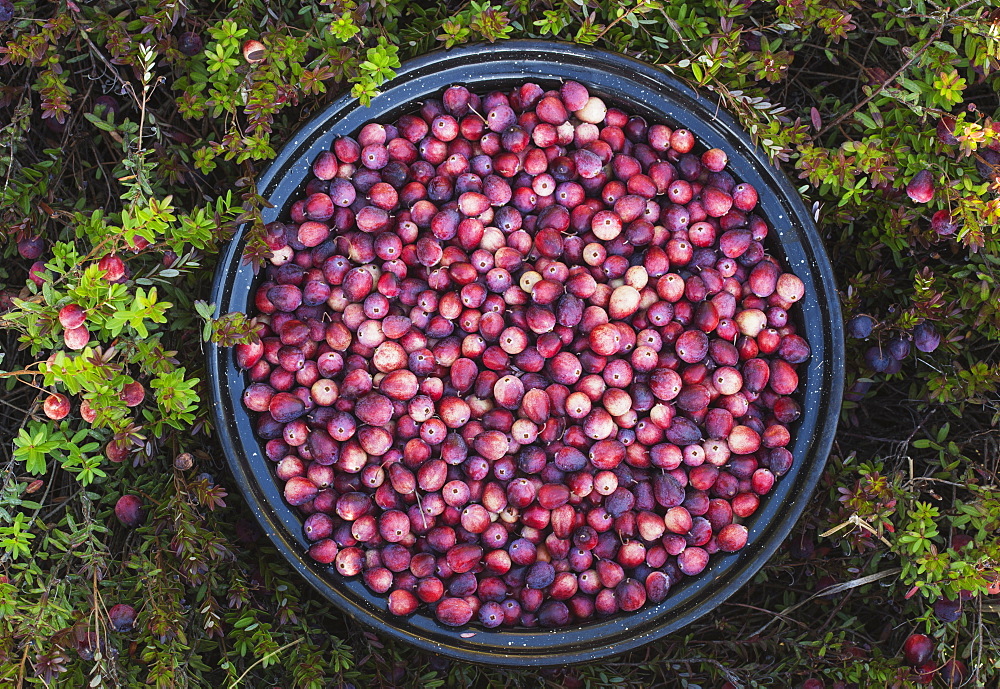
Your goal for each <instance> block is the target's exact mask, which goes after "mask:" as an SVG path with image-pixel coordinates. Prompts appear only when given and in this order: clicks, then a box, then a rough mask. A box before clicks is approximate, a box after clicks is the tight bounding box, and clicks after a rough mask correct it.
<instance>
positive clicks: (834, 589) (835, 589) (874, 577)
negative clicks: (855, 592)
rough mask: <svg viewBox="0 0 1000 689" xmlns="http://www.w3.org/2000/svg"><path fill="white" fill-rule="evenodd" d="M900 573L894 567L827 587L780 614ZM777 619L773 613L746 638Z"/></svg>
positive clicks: (753, 635)
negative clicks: (817, 599) (821, 597)
mask: <svg viewBox="0 0 1000 689" xmlns="http://www.w3.org/2000/svg"><path fill="white" fill-rule="evenodd" d="M902 571H903V568H902V567H895V568H893V569H888V570H886V571H884V572H877V573H876V574H869V575H868V576H866V577H861V578H859V579H854V580H852V581H845V582H844V583H842V584H834V585H833V586H827V587H826V588H825V589H822V590H820V591H817V592H816V593H814V594H812V595H811V596H809V597H808V598H806V599H805V600H801V601H799V602H798V603H796V604H795V605H792V606H790V607H788V608H785V609H784V610H783V611H782V612H781V615H782V616H784V615H787V614H788V613H790V612H792V611H793V610H798V609H799V608H801V607H802V606H803V605H805V604H806V603H808V602H809V601H811V600H813V599H815V598H819V597H820V596H828V595H830V594H831V593H840V592H841V591H847V590H849V589H853V588H857V587H858V586H864V585H865V584H870V583H872V582H874V581H878V580H879V579H885V578H886V577H891V576H894V575H896V574H899V573H900V572H902ZM777 619H780V618H779V617H778V616H777V613H775V617H773V618H772V619H770V620H768V621H767V623H766V624H765V625H764V626H763V627H761V628H760V629H758V630H757V631H755V632H754V633H753V634H750V635H749V636H748V637H747V638H750V639H752V638H753V637H755V636H759V635H760V634H761V633H762V632H763V631H764V630H765V629H767V628H768V627H770V626H771V624H773V623H774V621H775V620H777Z"/></svg>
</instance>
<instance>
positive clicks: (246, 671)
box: [229, 636, 305, 689]
mask: <svg viewBox="0 0 1000 689" xmlns="http://www.w3.org/2000/svg"><path fill="white" fill-rule="evenodd" d="M304 638H305V637H304V636H300V637H299V638H298V639H296V640H295V641H290V642H288V643H287V644H285V645H284V646H282V647H281V648H276V649H274V650H273V651H271V652H270V653H265V654H264V655H262V656H261V657H260V658H258V659H257V662H255V663H254V664H253V665H251V666H250V667H248V668H247V669H246V670H244V671H243V674H242V675H240V676H239V677H237V678H236V681H235V682H233V683H232V684H230V685H229V689H235V687H236V686H237V685H238V684H239V683H240V682H242V681H243V678H244V677H246V676H247V675H248V674H249V673H250V671H251V670H253V669H254V668H255V667H257V666H258V665H260V664H261V663H263V662H264V661H265V660H267V659H268V658H270V657H271V656H273V655H277V654H278V653H281V652H282V651H284V650H285V649H286V648H291V647H292V646H294V645H295V644H297V643H299V642H300V641H302V640H303V639H304Z"/></svg>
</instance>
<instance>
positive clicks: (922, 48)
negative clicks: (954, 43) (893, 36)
mask: <svg viewBox="0 0 1000 689" xmlns="http://www.w3.org/2000/svg"><path fill="white" fill-rule="evenodd" d="M978 1H979V0H966V2H964V3H962V4H961V5H959V6H958V7H956V8H955V9H954V10H951V11H950V12H949V14H952V15H954V14H957V13H958V12H961V11H962V10H964V9H965V8H966V7H969V6H970V5H974V4H976V3H977V2H978ZM945 25H946V22H945V21H944V19H943V18H942V19H941V21H940V23H938V25H937V28H936V29H934V33H933V34H931V37H930V38H928V39H927V41H926V42H925V43H924V44H923V45H922V46H920V47H919V48H917V50H915V51H914V53H913V55H911V56H910V59H909V60H907V61H906V62H904V63H903V65H902V66H901V67H900V68H899V69H897V70H896V72H895V73H894V74H893V75H892V76H891V77H889V78H888V79H886V80H885V81H884V82H883V83H882V84H880V85H879V87H878V88H876V89H875V90H873V91H872V92H871V93H870V94H868V96H867V97H866V98H864V99H862V100H861V101H860V102H859V103H858V104H857V105H855V106H854V107H853V108H851V109H850V110H848V111H847V112H845V113H844V114H843V115H841V116H840V117H838V118H836V119H835V120H833V122H831V123H830V124H828V125H826V126H825V127H823V128H822V129H821V130H819V132H817V133H816V134H815V136H813V137H812V138H813V139H818V138H819V137H821V136H823V135H824V134H826V133H827V132H828V131H830V130H831V129H833V128H834V127H836V126H837V125H838V124H840V123H841V122H843V121H844V120H846V119H847V118H848V117H850V116H851V115H853V114H854V113H856V112H857V111H858V110H860V109H861V108H863V107H865V106H866V105H868V103H870V102H871V101H872V100H873V99H874V98H875V97H877V96H878V95H880V94H881V93H882V91H883V90H884V89H885V88H886V87H887V86H888V85H889V84H892V83H893V82H895V81H896V79H898V78H899V77H900V76H902V74H903V72H905V71H906V70H907V69H908V68H909V67H910V65H912V64H913V63H914V62H916V61H917V58H919V57H920V56H921V55H923V54H924V52H925V51H926V50H927V49H928V48H930V47H931V46H932V45H933V44H934V42H935V41H937V40H938V39H939V38H941V34H942V33H943V32H944V27H945Z"/></svg>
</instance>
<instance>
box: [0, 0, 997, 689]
mask: <svg viewBox="0 0 1000 689" xmlns="http://www.w3.org/2000/svg"><path fill="white" fill-rule="evenodd" d="M2 11H3V5H0V13H2ZM189 32H192V33H194V34H196V35H197V36H198V37H199V38H200V40H201V42H202V46H201V48H200V49H197V50H191V49H190V48H191V45H192V44H191V42H190V41H191V38H190V36H186V35H185V34H186V33H189ZM519 37H534V38H551V39H557V40H565V41H576V42H580V43H586V44H595V45H597V46H600V47H603V48H607V49H610V50H616V51H620V52H625V53H628V54H630V55H633V56H636V57H639V58H641V59H643V60H646V61H648V62H650V63H653V64H657V65H659V66H661V67H662V68H663V69H665V70H667V71H669V72H671V73H673V74H674V75H675V76H677V77H679V78H681V79H684V80H685V81H687V82H688V83H690V84H691V85H692V86H694V87H695V88H697V89H699V90H700V91H701V92H702V93H704V94H705V95H706V96H708V97H710V98H712V99H715V100H717V101H718V103H719V105H720V107H723V108H726V109H727V110H729V111H730V112H731V113H732V114H734V115H735V116H736V117H737V118H738V119H739V120H740V121H741V123H742V124H743V126H744V128H745V129H746V130H747V131H748V132H749V133H750V134H751V135H752V136H753V138H754V140H755V141H756V142H757V143H758V144H759V145H760V146H761V148H762V149H764V150H765V151H766V152H767V153H768V154H769V156H770V157H771V158H772V160H773V161H774V162H775V164H778V165H781V166H782V167H783V168H784V169H785V170H786V172H787V173H788V174H789V175H790V176H791V177H792V178H793V179H796V180H797V183H798V184H799V185H801V186H800V187H799V191H800V192H801V194H802V196H803V198H804V199H805V201H806V202H807V204H808V205H810V206H811V207H812V208H813V209H814V211H815V213H816V216H817V219H818V222H819V226H820V228H821V231H822V233H823V236H824V238H825V241H826V243H827V249H828V251H829V252H830V254H831V257H832V258H833V260H834V264H835V266H836V270H837V275H838V281H839V287H840V289H841V297H842V301H843V304H844V312H845V314H846V315H847V316H850V315H854V314H857V313H867V314H870V315H871V316H872V317H874V318H875V319H876V321H877V323H878V325H877V327H876V330H875V332H874V333H873V335H872V336H871V337H870V338H869V341H867V342H858V341H853V342H851V343H849V350H850V360H849V364H848V369H849V374H848V375H849V380H848V383H849V387H850V391H849V393H848V396H847V399H846V402H845V407H844V412H843V417H842V423H841V430H840V432H839V435H838V439H837V443H836V445H835V449H834V453H833V455H832V457H831V459H830V463H829V467H828V470H827V473H826V474H825V476H824V479H823V482H822V484H821V487H820V489H819V491H818V493H817V495H816V497H815V505H814V507H813V508H811V509H810V510H809V511H808V516H807V517H806V518H804V519H803V521H802V523H801V524H800V525H799V527H798V528H797V530H796V532H795V533H794V535H793V537H792V538H791V539H790V541H789V543H788V544H787V545H786V547H785V548H784V549H783V550H782V551H781V552H780V553H779V555H778V556H777V557H776V558H775V559H774V560H773V562H772V563H771V564H770V565H769V566H768V567H766V568H765V569H764V570H763V571H762V572H761V573H760V574H759V575H758V576H757V578H756V579H755V581H754V583H753V584H752V585H750V586H748V587H747V588H746V589H745V590H744V591H742V592H741V593H740V594H739V595H738V596H736V597H735V598H734V599H732V600H731V601H729V602H728V603H727V604H725V605H723V606H722V607H721V608H719V609H718V610H717V611H716V612H715V613H713V614H711V615H709V616H707V617H706V618H704V619H702V620H700V621H699V622H698V623H697V624H695V625H692V626H691V627H690V628H688V629H687V630H685V631H684V632H683V633H680V634H676V635H673V636H671V637H668V638H666V639H664V640H662V641H660V642H657V643H655V644H652V645H650V646H648V647H646V648H644V649H643V650H641V651H637V652H634V653H632V654H629V655H628V656H626V657H623V658H617V659H613V660H611V661H608V662H604V663H600V664H593V665H585V666H579V667H572V668H560V669H556V670H551V671H549V670H545V671H533V670H521V671H514V670H510V671H507V670H499V669H496V668H480V667H473V666H468V665H461V664H456V663H450V662H448V661H446V660H443V659H441V658H434V657H427V656H425V655H422V654H420V653H417V652H416V651H414V650H412V649H410V648H408V647H405V646H401V645H398V644H395V643H392V642H390V641H389V640H387V639H381V638H378V637H376V636H374V635H372V634H370V633H368V632H366V631H364V630H362V629H359V628H358V627H357V626H356V625H351V624H347V622H346V620H345V619H344V618H343V617H342V616H340V615H339V614H337V613H336V612H333V611H331V610H329V609H328V608H327V607H326V606H325V605H324V604H323V603H322V601H320V600H318V599H317V598H316V597H315V596H314V595H313V594H312V593H311V591H310V590H309V589H308V588H307V587H305V586H304V585H303V583H302V582H301V581H300V580H298V579H297V577H296V576H295V575H294V574H293V573H292V572H291V571H289V569H288V568H287V567H286V566H284V565H283V564H282V563H281V562H280V560H279V558H277V557H276V556H275V553H274V551H273V550H271V549H270V548H269V547H268V546H267V544H266V542H265V541H266V539H263V538H261V537H260V535H259V534H258V533H256V531H255V529H254V527H253V525H252V523H251V517H250V515H249V514H248V513H247V511H246V510H245V509H244V506H243V505H242V503H241V501H240V499H239V497H238V495H236V494H234V492H233V490H232V486H231V484H230V481H229V477H228V475H227V471H226V469H225V464H224V461H223V460H222V458H221V456H220V453H219V451H218V449H217V448H216V447H215V445H214V444H213V434H212V429H211V424H210V423H209V421H208V418H207V403H205V402H204V400H205V394H204V389H203V380H204V371H203V361H202V357H201V351H200V348H199V347H198V346H196V343H197V342H198V341H199V340H200V339H202V338H204V339H214V340H215V341H217V342H221V343H224V344H233V343H235V342H239V341H241V340H242V339H244V338H245V337H246V334H247V332H248V324H247V323H246V321H245V319H243V318H242V317H241V316H239V315H236V314H231V315H227V316H224V317H223V318H222V319H219V320H213V319H212V318H211V314H212V309H211V305H209V304H206V303H204V300H205V299H206V298H207V293H208V287H209V284H210V282H211V279H210V278H211V271H212V268H213V266H214V263H215V260H216V256H217V253H218V251H219V249H220V247H221V246H222V245H223V244H224V242H225V241H226V239H227V237H228V236H229V235H230V234H231V232H232V231H233V229H234V228H235V227H236V226H237V225H238V224H240V223H243V222H251V223H254V224H255V225H259V215H258V212H259V210H260V208H261V207H262V203H263V199H261V198H259V197H258V196H257V195H256V193H255V191H254V179H255V178H256V175H257V174H258V173H259V172H260V171H261V170H262V169H263V167H264V166H266V164H267V162H268V161H269V160H270V159H271V158H272V157H273V156H274V155H275V151H276V149H277V148H278V147H280V145H281V144H282V143H283V142H284V140H285V139H287V137H288V134H289V133H290V132H292V131H294V130H295V128H296V127H297V126H298V125H299V124H301V123H302V122H303V121H305V120H306V119H308V118H309V117H310V115H311V114H312V113H314V112H316V111H317V110H318V109H320V108H322V107H323V106H324V105H326V104H327V103H329V102H330V101H331V100H332V99H333V98H335V97H337V96H338V95H340V94H341V93H343V92H345V91H349V92H350V93H351V94H352V95H353V96H355V97H357V98H359V99H361V100H362V101H364V100H366V99H369V98H371V97H372V96H373V95H374V94H375V93H377V91H378V88H379V85H380V84H381V83H382V82H383V81H384V80H385V79H386V78H389V77H391V76H392V75H393V73H394V70H395V69H396V68H398V67H399V64H400V61H401V60H404V59H406V58H408V57H410V56H414V55H418V54H422V53H424V52H427V51H429V50H432V49H440V48H446V47H451V46H454V45H458V44H462V43H466V42H473V41H491V42H492V41H501V40H505V39H508V38H519ZM248 39H256V40H260V41H261V42H262V43H263V45H264V46H265V57H264V60H263V61H262V62H259V63H254V64H250V63H248V62H247V61H246V60H245V59H244V57H243V55H242V45H243V43H244V41H246V40H248ZM182 47H184V48H185V50H186V51H187V52H186V53H185V52H182V51H181V50H180V48H182ZM998 87H1000V4H998V2H997V0H987V1H983V0H978V1H974V0H965V1H964V2H961V3H953V4H945V3H939V2H931V1H928V0H871V1H869V0H865V1H856V0H841V1H840V2H837V1H834V0H756V1H755V0H741V1H736V0H688V1H687V2H664V1H661V0H637V1H636V2H631V1H630V0H629V1H626V2H612V1H611V0H601V1H592V0H514V1H513V2H510V3H498V4H492V3H490V2H488V1H484V2H474V1H473V2H468V3H464V2H461V0H458V1H455V0H448V1H446V2H421V1H416V0H374V1H372V2H363V3H357V2H354V0H340V1H338V0H322V1H316V0H306V1H304V2H300V3H273V2H272V3H265V2H262V1H261V0H229V1H228V2H227V1H223V2H217V3H208V2H201V1H200V0H190V1H189V2H182V1H181V0H162V1H159V2H148V3H146V2H142V1H141V0H140V1H136V2H125V3H113V2H106V1H104V0H94V1H93V2H83V1H80V0H78V1H77V2H74V1H73V0H61V1H60V2H34V1H33V0H18V1H17V2H14V17H13V19H11V20H10V21H6V22H3V23H0V235H2V236H3V237H5V242H4V245H3V248H2V251H3V256H4V259H5V260H4V261H2V262H0V285H2V287H3V290H2V292H0V310H2V311H3V312H4V313H3V316H2V319H3V320H2V321H0V324H2V325H3V326H4V328H5V329H4V330H0V342H2V343H3V347H4V351H3V360H2V361H0V367H2V369H3V372H2V373H0V376H2V379H0V380H2V381H3V383H4V391H3V393H2V395H3V396H2V398H0V433H2V434H3V435H4V437H9V438H11V439H12V442H10V443H8V442H5V443H4V444H3V446H2V449H0V467H2V468H3V472H4V473H3V475H2V476H0V480H2V484H0V686H14V687H20V686H33V685H54V686H55V685H57V686H65V687H83V686H92V687H99V686H145V685H151V686H157V687H205V686H219V687H223V686H224V687H227V689H228V688H229V687H233V686H246V687H271V686H282V687H310V688H315V687H345V688H346V687H352V686H353V687H369V686H370V687H377V686H401V687H402V686H423V687H428V688H433V687H438V686H454V687H472V686H476V687H508V686H509V687H520V686H525V687H542V686H545V687H595V688H596V687H651V686H671V687H672V686H685V687H719V686H722V685H723V684H724V683H725V682H729V683H731V684H732V685H734V686H772V687H777V686H799V685H801V683H802V682H804V681H805V680H807V679H809V678H815V679H821V680H822V681H823V682H825V683H826V684H825V685H826V686H833V687H846V686H856V687H880V688H881V687H890V686H893V687H895V686H910V685H913V684H914V683H915V682H916V681H917V679H918V678H917V677H916V675H915V674H914V673H913V672H912V671H911V670H910V669H909V668H907V667H905V666H904V665H903V664H902V661H901V657H900V647H901V644H902V641H903V640H904V639H905V638H906V636H907V635H908V634H909V633H911V632H914V631H921V632H924V633H927V634H930V635H931V636H932V637H933V638H934V640H935V644H936V653H935V656H934V662H935V664H936V665H937V666H940V665H942V664H944V663H945V662H946V661H949V660H955V659H958V660H961V661H962V662H964V663H965V664H966V665H967V667H968V673H967V684H966V686H975V687H995V686H997V683H998V682H1000V644H998V643H997V639H996V633H997V614H998V612H1000V598H997V597H990V596H989V595H988V593H987V588H988V587H989V586H990V585H991V584H992V583H993V582H994V581H995V579H996V577H997V566H998V563H1000V542H998V538H997V532H998V529H1000V478H998V462H1000V443H998V439H1000V433H998V430H997V423H998V419H1000V396H998V386H1000V360H998V357H997V346H998V340H1000V275H998V265H1000V230H998V228H1000V201H998V197H997V189H998V185H997V183H996V180H995V173H996V169H995V168H994V167H993V166H992V165H990V163H996V162H997V161H998V160H1000V155H996V151H995V150H994V149H1000V125H996V124H995V123H994V120H995V119H996V118H998V117H1000V112H998V105H1000V103H998V96H997V94H998ZM107 96H111V97H112V98H113V99H114V105H115V108H106V107H105V108H102V107H100V105H99V100H98V99H100V98H102V97H107ZM113 110H117V112H113ZM945 117H948V118H952V119H946V120H945V122H946V125H945V127H944V128H945V130H950V133H951V134H952V135H953V136H952V137H948V136H944V137H939V136H938V132H937V127H938V124H939V122H940V121H941V120H942V118H945ZM945 133H948V131H946V132H945ZM924 169H927V170H930V171H931V173H932V174H933V175H934V179H935V182H936V190H937V191H936V194H935V197H934V199H933V201H931V202H930V203H929V204H916V203H913V202H912V201H910V200H909V199H908V198H907V196H906V194H905V193H904V188H905V185H906V183H907V182H908V181H909V180H910V179H912V178H913V177H914V176H915V175H916V174H917V173H918V172H919V171H921V170H924ZM942 209H944V210H947V211H949V212H950V214H951V217H952V218H953V219H954V221H955V223H956V224H957V226H958V231H957V233H956V234H954V235H951V236H941V235H938V234H937V233H935V232H934V231H932V230H931V228H930V217H931V215H932V214H933V213H934V212H935V211H938V210H942ZM39 235H40V236H42V237H43V238H44V239H45V241H46V246H47V248H46V253H45V255H44V256H43V257H42V259H41V260H42V261H43V262H44V268H42V270H43V271H44V272H45V273H47V275H46V277H47V281H46V283H45V286H44V287H42V288H38V287H36V286H35V284H34V283H33V282H31V281H29V280H28V279H27V278H28V271H29V269H30V268H31V261H25V260H23V259H21V258H20V257H19V255H18V253H17V251H16V247H15V244H16V242H17V241H19V240H21V239H24V238H25V237H29V236H39ZM109 253H116V254H119V255H121V256H122V257H123V258H124V259H125V260H126V262H127V264H128V267H129V270H130V278H129V280H128V281H127V282H125V283H123V284H120V285H114V286H109V285H108V284H107V282H106V281H105V280H104V279H103V277H102V276H103V269H102V268H101V267H99V266H98V265H97V261H98V259H100V258H101V257H103V256H105V255H107V254H109ZM165 259H166V260H165ZM71 302H72V303H78V304H80V305H82V306H84V307H85V308H87V309H88V325H89V327H90V330H91V335H92V337H91V343H90V346H89V347H88V348H87V349H86V350H84V351H83V352H74V351H71V350H68V349H67V348H66V347H65V346H64V343H63V340H62V330H61V327H60V326H59V325H58V320H57V313H58V310H59V308H61V307H62V306H63V305H65V304H68V303H71ZM921 323H928V324H933V326H934V327H935V328H936V329H937V330H938V332H940V333H941V334H942V335H943V344H942V346H941V347H940V348H939V349H938V350H937V351H936V352H934V353H933V354H924V353H919V352H914V353H913V354H911V355H910V357H909V359H908V360H907V361H906V362H905V363H904V365H903V367H902V370H901V371H899V372H898V373H894V374H890V375H884V374H882V375H876V374H873V373H872V372H871V371H870V370H869V369H868V368H867V367H866V366H865V364H864V360H863V358H862V353H863V352H864V350H865V349H867V348H869V347H871V346H873V345H877V344H884V343H886V342H888V340H889V339H890V338H891V337H894V336H901V337H903V338H909V337H910V336H911V333H912V331H913V328H914V327H915V326H917V325H919V324H921ZM135 381H139V382H142V383H143V384H144V386H145V388H146V398H145V400H144V401H143V402H142V403H141V404H140V405H139V406H137V407H129V406H128V405H126V403H125V401H124V400H122V398H121V396H120V394H119V393H120V391H121V390H122V388H123V387H124V386H125V385H127V384H129V383H133V382H135ZM51 391H60V392H63V393H66V394H69V395H71V396H72V397H73V399H74V408H73V412H72V413H71V414H70V416H68V417H67V418H66V419H64V420H62V421H60V422H51V421H48V420H47V419H46V418H45V417H44V415H43V414H42V413H41V403H42V401H43V400H44V398H45V396H46V395H47V392H51ZM84 401H86V403H87V404H89V405H90V406H91V407H92V408H93V409H95V410H97V416H96V418H95V419H94V421H93V423H87V422H85V421H83V420H82V419H81V417H80V414H79V407H78V403H80V402H84ZM108 448H110V449H108ZM124 452H128V453H129V461H126V462H122V463H114V462H111V461H110V460H109V458H108V456H107V455H108V454H109V453H110V454H112V455H114V454H116V453H118V454H120V453H124ZM182 452H188V453H191V454H192V455H193V461H194V466H193V468H190V469H183V468H175V464H174V458H175V457H176V456H177V455H178V454H180V453H182ZM180 466H183V465H180ZM126 492H131V493H134V494H137V495H139V496H141V497H142V499H143V500H144V502H145V504H146V506H147V515H146V521H145V524H144V525H143V526H141V527H140V528H138V529H136V530H128V529H126V528H124V527H123V526H122V525H121V524H120V523H119V522H118V521H117V520H116V519H115V517H114V515H113V506H114V504H115V502H116V500H117V499H118V497H119V496H120V495H122V494H123V493H126ZM956 534H964V535H967V536H968V537H969V539H970V540H969V541H968V543H967V544H965V545H963V542H962V540H958V541H954V540H952V538H953V536H955V535H956ZM953 546H955V547H953ZM962 591H965V592H967V598H968V599H967V600H966V601H965V602H964V604H963V608H962V616H961V618H960V619H959V620H958V621H956V622H948V623H946V622H943V621H941V620H939V619H937V618H936V617H935V616H934V614H933V612H932V609H931V604H932V603H933V602H934V601H935V600H938V599H940V598H942V597H945V598H947V597H955V596H957V595H959V593H960V592H962ZM119 602H125V603H129V604H131V605H133V606H134V607H135V608H136V609H137V610H138V611H139V618H138V624H137V626H136V630H135V631H133V632H129V633H118V632H115V631H113V630H112V628H111V627H110V626H109V624H108V619H107V610H108V609H109V608H110V607H111V606H112V605H114V604H116V603H119ZM933 681H935V682H937V683H938V685H940V686H945V685H944V684H943V680H942V677H941V675H940V674H939V675H938V676H937V678H936V679H934V680H933Z"/></svg>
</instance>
